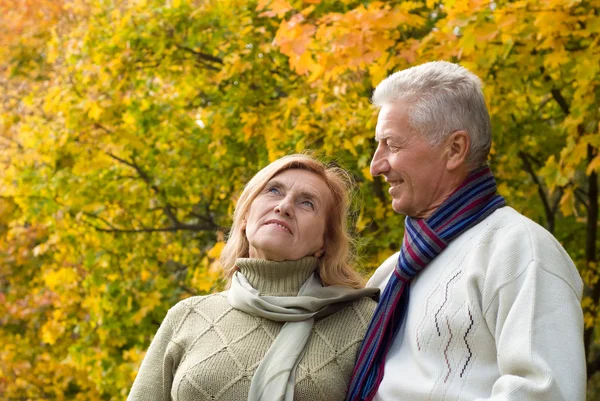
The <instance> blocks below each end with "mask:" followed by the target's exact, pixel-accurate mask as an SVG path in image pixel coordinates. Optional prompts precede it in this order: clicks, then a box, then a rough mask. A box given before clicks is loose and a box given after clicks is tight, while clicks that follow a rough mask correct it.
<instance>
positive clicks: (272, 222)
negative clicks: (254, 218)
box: [264, 220, 293, 235]
mask: <svg viewBox="0 0 600 401" xmlns="http://www.w3.org/2000/svg"><path fill="white" fill-rule="evenodd" d="M269 224H275V225H277V226H279V227H282V228H284V229H285V230H286V231H287V232H289V233H290V234H292V235H293V233H292V229H291V228H290V226H289V225H287V224H286V223H285V222H283V221H281V220H268V221H267V222H265V224H264V225H265V226H266V225H269Z"/></svg>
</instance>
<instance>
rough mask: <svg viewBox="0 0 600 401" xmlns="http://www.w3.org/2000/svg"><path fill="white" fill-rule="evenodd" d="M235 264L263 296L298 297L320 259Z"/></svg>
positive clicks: (239, 262)
mask: <svg viewBox="0 0 600 401" xmlns="http://www.w3.org/2000/svg"><path fill="white" fill-rule="evenodd" d="M235 264H236V266H237V267H238V269H239V270H240V272H241V273H242V274H243V275H244V276H245V277H246V279H247V280H248V282H249V283H250V284H251V285H252V287H254V288H255V289H256V290H258V291H259V292H260V294H261V295H273V296H296V295H297V294H298V291H300V287H302V285H303V284H304V282H305V281H306V280H308V278H309V277H310V275H311V274H312V273H313V272H314V271H315V270H316V269H317V267H318V266H319V259H317V258H315V257H312V256H306V257H304V258H302V259H298V260H286V261H283V262H273V261H271V260H265V259H250V258H239V259H238V260H237V261H236V263H235Z"/></svg>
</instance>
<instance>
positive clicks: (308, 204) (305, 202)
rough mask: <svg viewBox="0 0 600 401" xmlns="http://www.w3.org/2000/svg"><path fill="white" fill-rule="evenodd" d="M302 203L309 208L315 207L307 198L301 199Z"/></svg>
mask: <svg viewBox="0 0 600 401" xmlns="http://www.w3.org/2000/svg"><path fill="white" fill-rule="evenodd" d="M302 204H303V205H304V206H308V207H309V208H311V209H314V208H315V204H314V203H313V202H312V201H309V200H305V201H303V202H302Z"/></svg>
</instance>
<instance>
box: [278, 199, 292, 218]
mask: <svg viewBox="0 0 600 401" xmlns="http://www.w3.org/2000/svg"><path fill="white" fill-rule="evenodd" d="M275 213H278V214H282V215H284V216H286V217H293V216H294V207H293V205H292V202H291V200H290V199H288V198H287V197H286V198H283V199H282V200H281V202H279V203H278V204H277V206H275Z"/></svg>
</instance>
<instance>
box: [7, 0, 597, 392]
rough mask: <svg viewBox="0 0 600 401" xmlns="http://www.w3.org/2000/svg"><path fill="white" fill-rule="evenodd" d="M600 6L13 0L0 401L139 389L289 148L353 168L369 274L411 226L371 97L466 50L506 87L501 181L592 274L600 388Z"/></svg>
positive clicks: (495, 86)
mask: <svg viewBox="0 0 600 401" xmlns="http://www.w3.org/2000/svg"><path fill="white" fill-rule="evenodd" d="M599 8H600V2H598V1H565V0H543V1H517V2H514V1H489V0H485V1H484V0H446V1H432V0H421V1H387V2H378V1H353V0H336V1H327V2H326V1H320V0H304V1H301V0H294V1H290V0H288V1H286V0H272V1H269V0H259V1H242V0H218V1H217V0H214V1H200V0H137V1H134V0H129V1H125V0H121V1H117V0H62V1H33V0H19V1H17V2H14V1H12V0H0V24H1V25H2V27H3V29H2V30H0V43H1V45H2V47H1V48H0V60H2V63H0V82H1V83H2V88H3V91H1V92H0V97H1V100H2V102H1V105H0V149H1V151H0V163H2V169H0V301H1V302H0V316H2V317H1V318H0V319H1V320H0V322H1V326H0V341H1V342H2V343H3V344H8V345H7V346H5V347H4V348H3V350H2V351H0V360H1V361H2V363H1V364H0V393H2V394H6V395H7V397H8V398H19V399H82V400H84V399H85V400H95V399H98V400H100V399H111V398H116V399H118V398H124V397H125V395H126V394H127V392H128V389H129V387H130V385H131V383H132V381H133V378H134V377H135V373H136V371H137V368H138V366H139V363H140V361H141V359H142V358H143V355H144V352H145V350H146V348H147V346H148V344H149V342H150V340H151V338H152V336H153V335H154V333H155V331H156V329H157V327H158V324H160V321H161V320H162V318H163V317H164V315H165V313H166V310H167V309H168V308H169V307H170V306H172V305H173V304H174V303H176V302H177V301H178V300H180V299H182V298H185V297H188V296H191V295H200V294H205V293H207V292H210V291H214V290H217V289H219V288H220V286H221V284H222V283H221V281H220V279H219V266H218V264H217V262H216V260H217V259H218V255H219V252H220V249H221V248H222V246H223V240H224V238H225V236H226V234H227V230H228V226H229V224H230V222H231V221H230V215H231V212H232V210H233V206H234V204H235V200H236V197H237V195H238V194H239V193H240V190H241V188H242V187H243V185H244V184H245V183H246V182H247V181H248V180H249V178H250V177H252V176H253V175H254V173H255V172H256V171H258V170H259V169H260V168H261V167H262V166H264V165H266V164H267V163H268V162H269V161H272V160H274V159H276V158H278V157H280V156H282V155H284V154H288V153H291V152H298V151H303V150H306V149H310V150H313V151H316V152H317V153H318V154H320V155H322V156H324V157H326V158H328V159H329V160H332V161H333V162H335V163H337V164H339V165H341V166H343V167H345V168H347V169H349V170H350V171H351V172H352V174H353V175H354V177H355V179H356V182H357V201H356V203H355V209H354V213H353V216H352V221H351V223H352V227H353V229H354V231H355V234H356V235H357V238H358V239H359V242H358V247H359V253H360V255H361V263H360V264H359V266H357V268H359V269H360V270H361V271H362V272H364V273H365V274H368V272H369V271H370V270H372V269H374V268H375V267H376V266H377V265H378V264H379V263H380V262H381V261H382V260H384V259H385V258H386V257H387V256H389V255H390V254H391V253H392V252H394V251H396V250H397V249H398V247H399V244H400V240H401V238H402V235H403V228H402V224H401V221H402V219H401V218H399V217H398V216H397V215H396V214H395V213H394V212H393V210H392V209H391V206H390V202H389V199H388V195H387V194H386V191H385V186H384V183H383V182H382V180H381V179H379V178H373V177H371V176H370V174H369V172H368V167H369V161H370V158H371V155H372V153H373V151H374V145H375V143H374V141H373V139H372V138H373V136H374V123H375V121H376V114H377V111H376V110H374V109H373V108H372V107H371V105H370V102H369V98H370V95H371V94H372V90H373V88H374V87H375V85H377V83H378V82H379V81H381V79H383V78H384V77H385V76H386V75H388V74H389V73H391V72H393V71H396V70H399V69H403V68H407V67H409V66H412V65H415V64H418V63H421V62H425V61H428V60H436V59H445V60H450V61H454V62H459V63H461V64H462V65H464V66H466V67H468V68H470V69H472V70H473V71H474V72H476V73H477V74H478V75H479V76H480V77H481V78H482V80H483V82H484V85H485V88H484V90H485V95H486V98H487V101H488V104H489V108H490V111H491V115H492V119H493V126H494V135H495V142H494V147H493V151H492V155H491V158H490V162H491V165H492V168H493V170H494V171H495V173H496V175H497V177H498V180H499V184H500V191H501V193H502V194H503V195H504V196H505V197H506V198H507V200H508V202H509V204H510V205H512V206H513V207H515V208H516V209H518V210H519V211H521V212H523V213H524V214H526V215H527V216H529V217H531V218H533V219H534V220H536V221H538V222H539V223H540V224H542V225H544V226H545V227H546V228H548V229H549V230H550V231H552V232H553V233H554V235H555V236H556V237H557V238H558V239H559V240H560V241H561V242H562V243H563V245H564V246H565V248H566V249H567V250H568V252H569V253H570V255H571V256H572V257H573V259H574V260H575V261H576V264H577V266H578V268H579V270H580V272H581V274H582V276H583V277H584V280H585V283H586V294H585V298H584V300H583V306H584V310H585V321H586V337H585V343H586V349H587V352H588V357H589V360H588V362H589V364H588V373H589V375H590V377H591V381H590V383H591V385H590V394H591V395H590V397H592V396H594V395H595V394H596V393H594V391H596V390H595V387H594V385H593V383H594V381H593V380H597V379H594V378H593V377H592V376H593V375H594V373H596V372H597V371H598V370H599V369H600V366H599V362H598V361H600V358H599V356H600V354H599V353H598V334H597V330H598V325H599V323H598V310H597V307H598V304H599V303H600V284H599V283H598V277H599V276H598V271H597V265H596V261H597V249H596V245H597V238H596V230H597V225H598V195H597V170H598V167H599V166H600V159H599V158H598V157H599V156H598V151H597V150H598V146H600V142H599V139H598V104H599V102H598V100H597V99H596V96H597V94H598V82H599V79H598V69H599V68H600V63H599V60H598V57H599V55H598V54H599V50H598V33H599V31H600V20H599V17H598V9H599ZM597 376H598V375H596V377H597Z"/></svg>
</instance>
